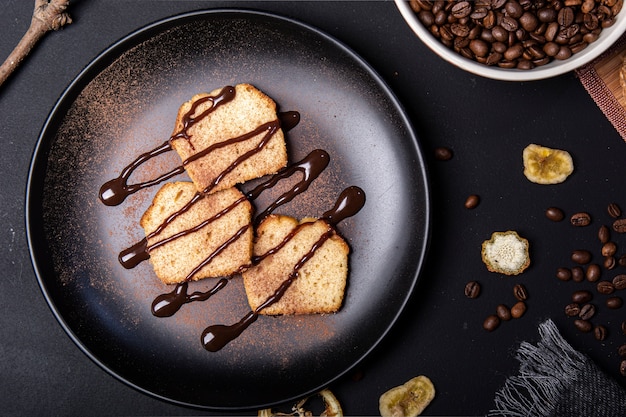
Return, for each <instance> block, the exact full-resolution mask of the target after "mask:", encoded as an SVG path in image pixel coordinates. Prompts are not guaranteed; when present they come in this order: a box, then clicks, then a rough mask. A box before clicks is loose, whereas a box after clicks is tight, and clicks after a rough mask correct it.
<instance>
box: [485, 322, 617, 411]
mask: <svg viewBox="0 0 626 417" xmlns="http://www.w3.org/2000/svg"><path fill="white" fill-rule="evenodd" d="M539 335H540V337H541V340H540V341H539V342H538V343H537V345H532V344H530V343H528V342H523V343H522V344H521V345H520V347H519V349H518V351H517V359H518V360H519V362H520V368H519V372H518V374H517V375H514V376H511V377H509V378H508V379H507V380H506V382H505V385H504V386H503V387H502V388H501V389H500V390H499V391H498V392H497V393H496V396H495V400H494V404H495V406H494V410H492V411H490V412H489V413H488V416H507V417H515V416H537V417H539V416H542V417H545V416H559V417H560V416H567V417H612V416H622V417H623V416H626V392H625V391H624V390H623V389H622V388H621V387H620V386H619V385H618V384H617V382H615V380H613V379H612V378H610V377H609V376H608V375H606V374H605V373H603V372H602V371H601V370H600V369H599V368H598V367H597V366H596V365H595V364H594V363H593V361H592V360H591V359H590V358H589V357H587V356H585V355H583V354H582V353H580V352H578V351H576V350H575V349H574V348H572V346H570V345H569V344H568V343H567V341H565V339H564V338H563V337H562V336H561V334H560V333H559V331H558V329H557V327H556V325H555V324H554V322H553V321H552V320H547V321H545V322H543V323H541V324H540V325H539Z"/></svg>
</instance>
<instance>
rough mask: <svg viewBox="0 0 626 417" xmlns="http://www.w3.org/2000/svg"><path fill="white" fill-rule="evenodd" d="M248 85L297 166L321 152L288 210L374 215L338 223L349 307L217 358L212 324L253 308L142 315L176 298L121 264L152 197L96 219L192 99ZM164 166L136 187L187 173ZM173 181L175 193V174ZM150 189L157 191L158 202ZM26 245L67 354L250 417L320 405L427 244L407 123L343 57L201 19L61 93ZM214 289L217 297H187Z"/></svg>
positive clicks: (147, 270)
mask: <svg viewBox="0 0 626 417" xmlns="http://www.w3.org/2000/svg"><path fill="white" fill-rule="evenodd" d="M242 82H246V83H251V84H253V85H255V86H257V87H258V88H260V89H261V90H263V91H264V92H265V93H266V94H268V95H269V96H271V97H272V98H274V99H275V100H276V102H277V103H279V105H280V109H281V110H285V111H286V110H296V111H299V112H300V114H301V122H300V124H299V125H298V126H297V127H295V128H294V129H293V130H291V131H289V132H288V133H287V137H288V147H289V152H290V158H291V160H292V161H296V160H298V159H300V158H302V157H303V156H305V155H306V154H307V153H308V152H310V151H312V150H314V149H316V148H322V149H325V150H326V151H328V153H329V154H330V157H331V163H330V165H329V168H328V169H327V170H326V171H325V172H324V173H323V174H322V176H320V178H319V179H318V180H317V181H316V182H315V183H314V184H313V185H312V186H311V188H310V189H309V191H308V192H307V193H306V195H304V196H301V197H300V198H299V199H297V200H296V201H294V202H292V203H291V204H290V205H287V206H284V207H283V208H281V210H280V212H282V213H285V214H292V215H295V216H299V217H301V216H307V215H308V216H319V215H321V214H322V213H323V212H325V211H326V210H328V209H330V208H331V207H332V204H333V203H334V201H335V200H336V198H337V196H338V195H339V193H340V192H341V190H343V189H344V188H345V187H347V186H350V185H357V186H359V187H361V188H362V189H363V190H364V191H365V193H366V195H367V203H366V205H365V207H364V208H363V210H361V211H360V212H359V213H358V214H357V215H356V216H354V217H352V218H349V219H347V220H345V221H343V222H341V223H340V224H339V230H340V231H341V233H342V234H343V235H344V236H345V237H346V239H347V240H348V242H349V244H350V246H351V249H352V253H351V257H350V275H349V285H348V288H347V293H346V298H345V300H344V305H343V308H342V309H341V311H340V312H338V313H337V314H333V315H313V316H296V317H274V318H272V317H261V318H259V320H257V321H256V322H255V323H254V324H253V325H252V326H251V327H249V328H248V329H247V330H246V331H245V332H244V333H243V334H242V335H241V336H240V337H239V338H237V339H236V340H235V341H233V342H232V343H230V344H229V345H227V346H226V347H225V348H224V349H222V350H220V351H219V352H216V353H210V352H208V351H206V350H205V349H204V348H203V346H202V344H201V343H200V335H201V333H202V330H203V329H204V328H205V327H207V326H208V325H211V324H231V323H234V322H236V321H237V320H239V319H240V318H241V317H243V315H245V314H246V313H247V312H248V311H249V307H248V305H247V302H246V299H245V293H244V290H243V285H242V283H241V279H240V277H235V278H233V279H232V280H231V282H230V283H229V284H228V285H227V286H226V288H224V289H223V290H222V291H220V292H219V293H218V294H217V295H216V296H214V297H213V298H211V299H210V300H209V301H206V302H203V303H192V304H188V305H186V306H184V307H183V308H182V310H181V311H179V312H178V314H176V315H175V316H173V317H170V318H156V317H154V316H153V315H152V314H151V311H150V305H151V302H152V300H153V299H154V297H156V296H157V295H159V294H161V293H163V292H165V291H169V288H165V286H164V285H163V284H161V283H160V282H159V281H158V279H157V278H156V277H155V276H154V273H153V271H152V270H151V267H150V265H149V263H147V262H144V263H143V264H141V265H140V266H139V267H137V268H135V269H132V270H125V269H124V268H122V266H120V264H119V263H118V260H117V256H118V253H119V251H120V250H122V249H124V248H127V247H128V246H130V245H131V244H133V243H135V242H136V241H137V240H139V239H140V238H141V237H142V231H141V229H140V227H139V225H138V221H139V218H140V217H141V214H142V213H143V211H144V210H145V209H146V208H147V207H148V205H149V203H150V200H151V199H152V196H153V195H154V193H155V192H156V189H148V190H144V191H143V192H140V193H138V194H135V195H134V196H132V197H131V198H129V199H128V200H127V201H126V202H125V203H124V204H122V205H121V206H116V207H107V206H104V205H103V204H102V203H100V201H99V200H98V190H99V187H100V186H101V185H102V184H103V183H104V182H105V181H107V180H109V179H112V178H114V177H116V176H117V175H118V174H119V172H120V170H121V169H122V168H123V167H124V166H125V165H126V164H128V163H130V162H131V161H132V160H133V159H134V158H135V157H136V156H138V155H139V154H140V153H142V152H145V151H147V150H150V149H152V148H154V147H155V146H157V145H158V144H161V143H162V142H164V141H165V140H166V139H167V138H169V136H170V135H171V133H172V130H173V123H174V120H175V116H176V112H177V109H178V107H179V105H180V104H181V103H182V102H184V101H186V100H188V99H189V98H191V96H192V95H194V94H196V93H198V92H204V91H211V90H213V89H216V88H221V87H223V86H225V85H234V84H237V83H242ZM176 158H177V157H176V156H175V155H166V156H163V157H162V158H160V159H158V160H157V162H156V163H155V164H153V165H151V166H148V167H145V169H142V171H141V172H137V173H135V174H133V175H134V179H136V180H142V179H147V178H149V177H151V176H153V175H154V173H158V172H163V171H164V170H165V169H169V168H172V167H173V166H176V165H177V164H179V163H180V161H176ZM180 178H183V179H185V178H186V177H184V175H181V177H180ZM154 188H157V187H154ZM27 192H28V196H27V208H26V210H27V212H26V216H27V223H28V227H27V230H28V239H29V245H30V249H31V253H32V258H33V263H34V266H35V270H36V273H37V276H38V279H39V281H40V284H41V288H42V290H43V292H44V295H45V297H46V299H47V301H48V303H49V304H50V307H51V308H52V311H53V312H54V314H55V315H56V317H57V318H58V320H59V322H60V323H61V325H62V326H63V327H64V329H65V330H66V331H67V333H68V334H69V336H70V337H71V338H72V339H73V340H74V342H75V343H76V344H77V345H78V346H79V347H80V349H82V350H83V351H84V352H85V353H86V354H87V355H88V356H89V357H90V358H91V359H93V360H94V361H95V362H96V363H98V364H99V365H100V366H102V367H103V368H104V369H106V370H107V371H108V372H110V373H111V374H113V375H114V376H116V377H118V378H119V379H120V380H122V381H124V382H125V383H127V384H129V385H131V386H133V387H135V388H137V389H139V390H141V391H143V392H145V393H148V394H151V395H154V396H156V397H159V398H162V399H165V400H169V401H172V402H175V403H178V404H184V405H190V406H196V407H205V408H211V409H223V410H227V409H252V408H261V407H265V406H268V405H272V404H276V403H280V402H285V401H291V400H293V399H296V398H298V397H300V396H303V395H305V394H309V393H313V392H315V391H316V390H319V389H321V388H323V387H324V386H326V385H327V384H329V383H330V382H332V381H333V380H335V379H336V378H338V377H339V376H341V375H343V374H344V373H346V372H347V371H348V370H349V369H351V368H352V367H353V366H354V365H355V364H357V363H358V362H359V361H360V360H362V359H363V358H364V357H365V356H366V355H367V354H368V353H370V352H371V351H372V349H374V348H375V347H376V345H377V344H378V343H379V341H380V340H381V339H382V338H383V336H384V335H385V334H386V333H387V331H388V330H389V328H390V327H391V326H392V325H393V323H394V322H395V321H396V318H397V317H398V315H399V314H400V313H401V311H402V309H403V307H404V305H405V304H406V301H407V299H408V297H409V295H410V294H411V292H412V290H413V288H414V286H415V283H416V280H417V277H418V273H419V271H420V268H421V264H422V261H423V257H424V254H425V250H426V245H427V240H428V239H427V237H428V230H429V225H428V223H429V204H428V203H429V196H428V188H427V180H426V174H425V167H424V162H423V160H422V156H421V153H420V149H419V145H418V142H417V139H416V137H415V134H414V133H413V131H412V129H411V127H410V124H409V122H408V120H407V117H406V115H405V113H404V112H403V110H402V108H401V106H400V105H399V104H398V102H397V100H396V99H395V97H394V96H393V94H392V93H391V92H390V91H389V89H388V88H387V86H386V85H385V84H384V83H383V82H382V81H381V79H380V78H379V77H378V76H377V75H376V74H375V73H374V71H372V69H371V68H370V67H369V66H368V65H367V64H366V63H365V62H363V60H362V59H360V58H359V57H358V56H356V55H355V54H354V53H353V52H351V51H350V50H348V49H347V48H346V47H345V46H343V45H342V44H340V43H339V42H337V41H336V40H334V39H332V38H330V37H329V36H327V35H325V34H323V33H320V32H319V31H318V30H316V29H314V28H311V27H308V26H306V25H303V24H301V23H298V22H294V21H292V20H288V19H284V18H280V17H276V16H272V15H268V14H263V13H256V12H247V11H229V10H220V11H210V12H197V13H191V14H186V15H182V16H177V17H174V18H171V19H166V20H164V21H161V22H158V23H156V24H153V25H151V26H148V27H146V28H144V29H141V30H139V31H138V32H136V33H133V34H132V35H130V36H128V37H127V38H125V39H123V40H121V41H120V42H118V43H116V44H115V45H113V46H112V47H111V48H109V49H108V50H107V51H105V52H104V53H103V54H101V55H100V56H99V57H98V58H97V59H96V60H95V61H94V62H92V63H91V64H90V65H89V66H88V67H87V68H86V69H85V70H84V71H83V72H82V73H81V74H80V75H79V76H78V77H77V79H76V80H75V81H74V82H73V83H72V84H71V85H70V87H69V88H68V89H67V91H66V92H65V93H64V95H63V96H62V97H61V99H60V100H59V102H58V104H57V105H56V107H55V108H54V109H53V111H52V113H51V115H50V117H49V119H48V120H47V122H46V125H45V126H44V128H43V131H42V134H41V137H40V139H39V143H38V146H37V149H36V151H35V154H34V158H33V162H32V166H31V171H30V175H29V184H28V190H27ZM191 286H192V289H199V290H207V289H208V288H210V287H211V286H212V284H211V283H209V282H206V280H205V281H200V282H197V283H193V284H192V285H191Z"/></svg>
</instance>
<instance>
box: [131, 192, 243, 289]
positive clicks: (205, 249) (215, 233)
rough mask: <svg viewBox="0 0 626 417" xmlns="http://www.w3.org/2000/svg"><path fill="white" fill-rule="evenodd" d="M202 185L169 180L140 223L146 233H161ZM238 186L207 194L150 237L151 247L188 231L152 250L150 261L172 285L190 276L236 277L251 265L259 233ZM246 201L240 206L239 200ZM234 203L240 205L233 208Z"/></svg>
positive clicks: (157, 273)
mask: <svg viewBox="0 0 626 417" xmlns="http://www.w3.org/2000/svg"><path fill="white" fill-rule="evenodd" d="M195 195H196V187H195V186H194V184H193V183H191V182H188V181H179V182H171V183H167V184H165V185H164V186H163V187H162V188H161V189H160V190H159V191H158V192H157V194H156V195H155V197H154V199H153V201H152V204H151V205H150V207H149V208H148V209H147V210H146V212H145V213H144V215H143V216H142V218H141V221H140V224H141V227H143V229H144V232H145V233H146V236H149V235H150V234H151V233H152V232H153V231H155V230H156V229H157V228H158V227H159V226H160V225H161V224H162V223H164V222H165V220H166V219H167V218H168V217H170V216H171V215H172V214H174V213H177V212H179V211H180V209H181V208H182V207H184V206H185V205H186V204H187V203H188V202H189V201H190V200H191V199H192V198H193V197H194V196H195ZM243 197H244V195H243V194H242V193H241V192H240V191H239V190H238V189H236V188H229V189H226V190H223V191H219V192H216V193H213V194H208V195H205V196H204V197H203V198H201V199H199V200H198V201H197V202H195V203H194V204H193V205H191V208H190V209H189V210H187V211H185V212H184V213H182V214H180V215H179V216H177V217H175V219H174V220H173V221H172V222H170V223H169V224H168V225H167V226H166V227H165V228H164V229H163V230H162V231H161V232H160V233H159V234H157V235H156V236H154V237H152V238H148V247H149V248H150V247H152V246H154V244H155V243H156V242H160V241H162V240H163V239H166V238H168V237H170V236H173V235H175V234H177V233H180V232H185V231H189V232H187V233H185V234H184V235H183V236H181V237H178V238H176V239H174V240H172V241H170V242H167V243H165V244H163V245H162V246H157V247H154V248H153V249H150V250H149V254H150V262H151V263H152V266H153V268H154V271H155V273H156V275H157V276H158V277H159V279H160V280H161V281H163V282H164V283H166V284H175V283H180V282H184V281H185V280H192V281H196V280H199V279H203V278H209V277H222V276H230V275H232V274H234V273H236V272H238V270H239V268H240V267H241V266H242V265H244V266H245V265H249V263H250V258H251V255H252V243H253V231H252V227H251V221H252V205H251V204H250V202H249V201H248V200H247V199H245V198H243ZM242 198H243V200H242V202H240V203H237V204H235V202H237V201H238V200H240V199H242ZM233 205H234V206H233ZM231 206H233V207H234V208H233V209H232V210H230V211H228V213H226V214H223V215H221V216H219V218H217V219H216V220H213V221H211V222H210V223H208V224H206V225H205V226H203V227H202V228H200V229H199V230H193V231H191V229H192V228H194V227H196V226H198V225H200V224H202V223H203V222H205V221H206V220H207V219H212V218H214V217H215V216H216V214H217V213H220V212H222V211H224V210H225V209H227V208H229V207H231ZM245 226H248V227H247V229H246V230H245V231H244V232H243V234H241V236H240V237H239V238H237V239H236V240H234V241H233V242H232V243H230V244H228V245H226V246H225V248H224V250H223V251H222V252H220V253H219V254H218V255H217V256H215V257H213V258H212V259H211V261H210V262H209V263H208V264H207V265H205V266H204V267H202V268H201V269H200V270H199V271H198V272H197V273H194V274H193V275H192V276H189V274H190V273H191V272H192V271H193V270H194V269H195V268H197V267H198V266H199V265H201V264H202V263H203V262H204V261H205V259H207V258H209V257H212V254H213V253H214V252H215V251H216V249H218V248H219V247H220V246H223V245H224V243H225V242H227V241H228V240H229V239H231V238H232V237H233V236H235V235H237V232H238V231H239V230H241V229H242V228H244V227H245Z"/></svg>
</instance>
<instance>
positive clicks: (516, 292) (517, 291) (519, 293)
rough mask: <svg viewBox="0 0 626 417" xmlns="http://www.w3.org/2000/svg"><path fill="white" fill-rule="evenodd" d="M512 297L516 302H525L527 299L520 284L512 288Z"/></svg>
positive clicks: (523, 287) (526, 293)
mask: <svg viewBox="0 0 626 417" xmlns="http://www.w3.org/2000/svg"><path fill="white" fill-rule="evenodd" d="M513 296H514V297H515V299H516V300H517V301H526V300H527V299H528V291H527V290H526V287H525V286H524V285H522V284H516V285H515V286H514V287H513Z"/></svg>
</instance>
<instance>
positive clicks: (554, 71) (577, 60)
mask: <svg viewBox="0 0 626 417" xmlns="http://www.w3.org/2000/svg"><path fill="white" fill-rule="evenodd" d="M394 2H395V4H396V7H397V8H398V10H399V11H400V14H401V15H402V17H403V18H404V20H405V21H406V23H407V24H408V25H409V27H410V28H411V29H412V30H413V32H414V33H415V34H416V35H417V36H418V38H420V40H421V41H422V42H424V43H425V44H426V46H428V47H429V48H430V49H431V50H432V51H433V52H435V53H436V54H437V55H439V56H440V57H441V58H443V59H444V60H445V61H447V62H449V63H451V64H453V65H455V66H457V67H459V68H461V69H464V70H466V71H468V72H470V73H472V74H475V75H479V76H482V77H486V78H491V79H495V80H501V81H535V80H542V79H546V78H551V77H556V76H558V75H562V74H565V73H566V72H569V71H572V70H575V69H577V68H580V67H582V66H584V65H585V64H587V63H589V62H591V61H593V60H594V59H596V58H597V57H598V56H600V55H601V54H602V53H604V52H605V51H606V50H607V49H609V48H610V47H611V46H612V45H613V44H614V43H615V42H616V41H617V40H618V39H619V38H620V37H621V36H622V34H623V33H624V32H625V31H626V12H623V11H621V12H620V13H618V15H617V18H616V21H615V23H614V24H613V25H612V26H611V27H608V28H606V29H604V30H603V31H602V32H601V33H600V37H599V38H598V40H596V41H595V42H594V43H593V44H592V45H594V47H593V48H590V47H587V48H585V49H584V50H582V51H580V52H578V53H576V54H574V55H572V57H571V58H568V59H566V60H563V61H556V64H554V63H555V61H553V62H552V63H550V64H546V65H543V66H540V67H535V68H533V69H531V70H520V69H514V68H513V69H506V68H499V67H491V66H488V65H485V64H481V63H479V62H476V61H473V60H471V59H469V58H465V57H464V56H462V55H460V54H458V53H456V52H454V51H453V50H451V49H449V48H448V47H447V46H445V45H444V44H443V43H441V42H440V41H439V40H438V39H436V38H435V37H434V36H433V35H432V34H431V33H430V32H428V30H427V29H426V27H424V25H422V23H421V22H420V21H419V20H418V19H417V14H416V13H415V12H414V11H413V9H411V6H410V5H409V1H407V0H394ZM553 64H554V65H553Z"/></svg>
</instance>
